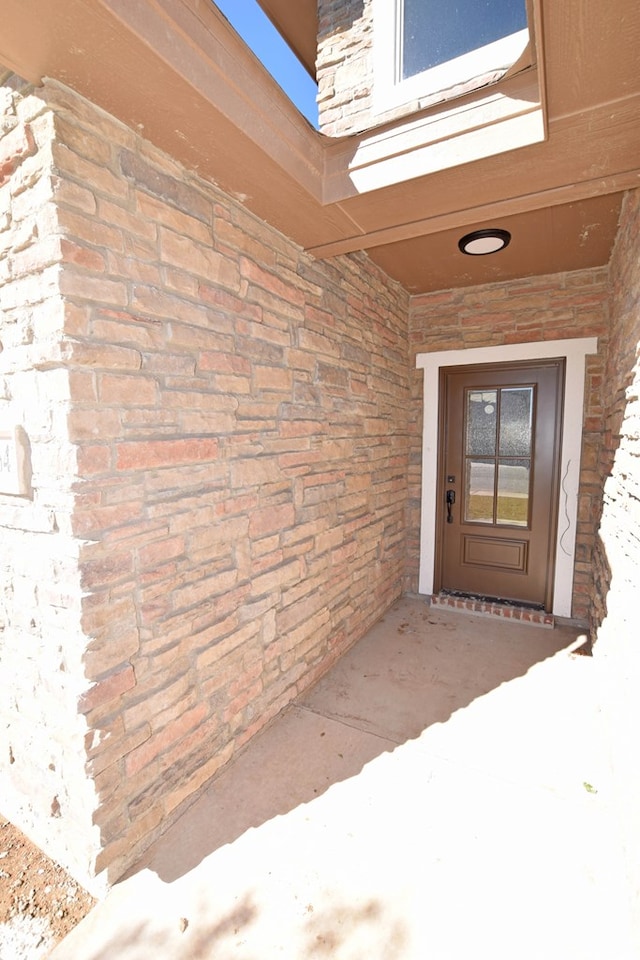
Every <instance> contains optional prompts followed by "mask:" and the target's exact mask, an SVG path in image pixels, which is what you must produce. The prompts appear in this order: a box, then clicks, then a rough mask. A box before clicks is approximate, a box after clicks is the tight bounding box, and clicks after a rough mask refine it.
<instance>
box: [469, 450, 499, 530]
mask: <svg viewBox="0 0 640 960" xmlns="http://www.w3.org/2000/svg"><path fill="white" fill-rule="evenodd" d="M495 472H496V467H495V462H494V461H493V460H476V459H472V458H471V457H467V458H466V471H465V483H464V492H465V496H464V519H465V521H472V522H474V523H493V498H494V493H493V488H494V486H495Z"/></svg>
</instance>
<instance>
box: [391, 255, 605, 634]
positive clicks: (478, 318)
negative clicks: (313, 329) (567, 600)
mask: <svg viewBox="0 0 640 960" xmlns="http://www.w3.org/2000/svg"><path fill="white" fill-rule="evenodd" d="M608 295H609V286H608V269H607V267H601V268H598V269H593V270H583V271H579V272H576V273H563V274H554V275H551V276H545V277H534V278H531V279H528V280H514V281H511V282H509V283H493V284H487V285H483V286H476V287H463V288H460V289H457V290H449V291H445V292H441V293H433V294H425V295H423V296H418V297H413V298H412V300H411V307H410V318H409V338H410V347H411V365H412V367H413V370H412V375H411V391H412V415H411V417H410V424H411V438H410V447H411V449H410V467H409V500H408V507H407V551H408V562H407V581H406V589H407V590H408V591H411V592H415V591H417V589H418V569H419V560H420V488H421V466H422V386H423V374H422V371H421V370H416V369H415V357H416V355H417V354H418V353H427V352H430V351H439V350H459V349H464V348H469V347H492V346H498V345H501V344H509V343H526V342H534V341H539V340H561V339H564V338H571V337H597V338H598V351H599V352H598V354H597V355H596V356H593V357H588V358H587V373H586V377H587V382H586V390H585V414H584V439H583V445H582V461H581V471H580V489H579V500H578V530H577V542H576V564H575V580H574V591H573V610H572V615H573V616H574V617H576V618H578V619H584V620H586V619H587V617H588V612H589V604H590V597H591V591H592V561H591V554H592V549H593V543H594V537H595V530H596V524H597V520H598V517H599V512H600V503H601V499H602V483H601V478H600V474H599V471H598V461H599V457H600V447H601V443H602V396H601V392H602V378H603V368H604V358H605V356H606V351H607V344H608V338H609V319H608ZM567 401H568V402H571V398H567Z"/></svg>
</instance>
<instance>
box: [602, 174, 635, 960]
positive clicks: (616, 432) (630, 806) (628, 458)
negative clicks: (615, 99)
mask: <svg viewBox="0 0 640 960" xmlns="http://www.w3.org/2000/svg"><path fill="white" fill-rule="evenodd" d="M603 384H604V386H603V406H604V422H605V433H604V442H603V444H602V449H601V456H600V470H601V473H602V478H603V481H604V497H603V501H602V517H601V520H600V525H599V530H598V537H597V540H596V546H595V550H594V570H595V572H594V589H593V594H592V618H593V624H594V630H593V636H594V657H595V659H596V660H597V661H598V662H599V664H600V666H601V670H602V676H603V682H604V684H603V685H604V689H603V708H604V713H605V717H606V722H607V726H608V730H609V734H610V744H611V754H612V765H613V771H614V778H615V785H616V788H617V790H616V792H617V802H618V812H619V817H618V823H619V825H620V828H621V833H622V837H623V843H624V846H625V849H626V852H627V855H628V856H627V862H628V866H629V880H630V882H629V890H630V891H631V896H632V898H633V904H632V906H633V911H634V917H635V922H636V937H637V941H638V950H639V951H640V818H639V817H638V796H639V795H640V772H639V768H638V737H637V732H638V730H639V729H640V698H639V697H638V688H639V685H640V633H639V631H638V595H639V592H640V190H637V191H635V192H634V193H631V194H628V195H627V196H626V198H625V201H624V204H623V209H622V215H621V222H620V229H619V232H618V237H617V240H616V246H615V248H614V252H613V256H612V259H611V339H610V345H609V351H608V354H607V362H606V367H605V374H604V381H603Z"/></svg>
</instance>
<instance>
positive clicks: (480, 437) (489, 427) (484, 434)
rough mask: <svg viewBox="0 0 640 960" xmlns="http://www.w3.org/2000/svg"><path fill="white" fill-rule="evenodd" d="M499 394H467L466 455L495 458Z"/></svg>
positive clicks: (491, 391) (481, 392)
mask: <svg viewBox="0 0 640 960" xmlns="http://www.w3.org/2000/svg"><path fill="white" fill-rule="evenodd" d="M497 410H498V394H497V391H496V390H469V391H468V392H467V418H466V420H467V437H466V444H465V447H466V450H465V452H466V455H467V456H478V457H494V456H495V454H496V428H497V423H498V413H497Z"/></svg>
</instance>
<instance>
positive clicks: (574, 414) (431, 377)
mask: <svg viewBox="0 0 640 960" xmlns="http://www.w3.org/2000/svg"><path fill="white" fill-rule="evenodd" d="M597 349H598V340H597V338H596V337H584V338H576V339H575V340H549V341H541V342H537V343H519V344H508V345H503V346H498V347H475V348H471V349H468V350H443V351H441V352H434V353H419V354H418V355H417V357H416V367H418V368H421V369H422V370H424V398H423V432H422V502H421V520H420V579H419V588H418V589H419V591H420V593H422V594H427V595H431V594H432V593H433V582H434V560H435V545H436V489H437V479H438V401H439V386H440V368H441V367H454V366H463V365H472V364H482V363H507V362H510V361H513V362H516V361H520V360H543V359H548V358H550V357H563V358H565V360H566V371H565V399H564V411H563V418H562V448H561V453H560V504H559V510H558V535H557V539H556V550H555V566H556V569H555V579H554V591H553V613H554V615H555V616H557V617H570V616H571V600H572V593H573V571H574V563H575V550H576V524H577V516H578V486H579V480H580V452H581V447H582V423H583V410H584V379H585V364H586V358H587V356H589V355H590V354H594V353H597Z"/></svg>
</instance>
